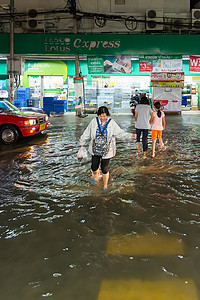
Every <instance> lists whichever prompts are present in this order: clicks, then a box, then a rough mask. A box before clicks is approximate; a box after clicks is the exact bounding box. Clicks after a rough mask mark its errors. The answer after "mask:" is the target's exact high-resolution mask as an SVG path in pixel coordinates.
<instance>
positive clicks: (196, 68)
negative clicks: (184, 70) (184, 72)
mask: <svg viewBox="0 0 200 300" xmlns="http://www.w3.org/2000/svg"><path fill="white" fill-rule="evenodd" d="M189 71H190V72H191V73H200V56H191V55H190V65H189Z"/></svg>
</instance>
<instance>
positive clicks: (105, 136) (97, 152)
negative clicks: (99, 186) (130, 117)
mask: <svg viewBox="0 0 200 300" xmlns="http://www.w3.org/2000/svg"><path fill="white" fill-rule="evenodd" d="M116 137H117V138H123V139H132V138H135V135H134V134H132V133H128V132H125V131H124V130H123V129H121V128H120V127H119V125H118V124H117V123H116V122H115V121H114V120H113V119H111V118H110V113H109V110H108V108H107V107H106V106H101V107H99V109H98V111H97V117H96V118H94V119H92V121H91V122H90V123H89V125H88V126H87V128H86V129H85V131H84V132H83V134H82V135H81V137H80V146H81V147H83V146H84V145H85V142H86V140H88V139H90V144H89V152H90V153H91V154H92V164H91V169H92V180H91V184H92V185H95V184H96V183H97V182H98V179H99V166H101V171H102V177H103V190H104V192H106V191H108V180H109V170H108V165H109V161H110V158H112V157H114V156H115V154H116V139H115V138H116Z"/></svg>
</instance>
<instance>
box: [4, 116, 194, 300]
mask: <svg viewBox="0 0 200 300" xmlns="http://www.w3.org/2000/svg"><path fill="white" fill-rule="evenodd" d="M199 116H200V115H199V114H194V115H192V114H182V115H169V116H167V117H166V131H164V133H163V141H164V143H165V145H166V151H164V152H160V151H159V149H158V147H157V148H156V157H155V159H152V158H151V151H150V148H151V138H150V134H149V152H148V158H147V159H145V160H143V159H142V158H139V159H138V158H137V157H136V155H135V153H136V149H137V147H136V142H135V141H132V142H131V141H129V142H127V141H121V140H118V141H117V155H116V157H115V158H113V159H111V161H110V181H109V189H110V192H109V193H107V194H104V193H103V192H102V187H103V185H102V181H101V180H100V182H99V184H98V185H97V186H90V184H89V182H90V176H91V170H90V164H91V163H90V158H88V160H83V161H82V162H78V160H77V158H76V154H77V152H78V149H79V145H78V139H79V137H80V135H81V133H82V132H83V130H84V129H85V127H86V126H87V124H88V123H89V121H90V120H91V119H92V118H93V117H94V116H93V115H89V116H88V117H87V118H84V119H81V118H77V117H75V116H74V115H66V116H61V117H52V118H51V119H50V122H51V125H50V127H49V129H48V133H47V134H44V135H42V136H38V137H33V138H31V139H29V138H28V139H25V140H22V141H20V142H19V143H18V144H16V145H15V146H8V147H6V146H0V147H1V148H0V178H1V184H0V216H1V223H0V226H1V227H0V246H1V268H0V272H1V278H2V280H1V297H0V299H6V300H13V299H19V300H27V299H28V300H37V299H43V298H50V299H56V300H57V299H67V300H83V299H86V300H95V299H96V300H97V299H99V300H106V299H109V300H116V299H119V300H124V299H125V298H122V297H123V295H124V297H125V296H126V300H127V299H130V300H136V299H137V300H144V299H145V300H146V299H148V300H154V299H159V300H162V299H167V298H166V297H167V295H173V298H170V300H179V299H182V298H179V297H180V293H181V290H182V289H183V290H185V295H187V297H188V298H187V300H198V299H199V300H200V274H199V270H200V263H199V262H200V257H199V256H200V255H199V247H200V245H199V241H200V234H199V226H200V202H199V196H200V192H199V191H200V189H199V186H200V179H199V178H200V177H199V173H200V168H199V167H200V158H199V152H200V143H199V140H200V117H199ZM112 117H113V118H114V119H115V120H116V121H117V123H118V124H119V125H120V126H121V127H122V128H123V129H125V130H126V131H128V132H132V131H134V121H133V117H132V115H113V116H112ZM157 146H158V145H157ZM117 237H122V239H123V241H125V246H124V244H123V243H122V244H120V241H119V240H117ZM145 237H146V238H145ZM152 238H153V240H154V238H156V240H155V241H156V242H155V243H156V246H155V245H151V246H150V242H149V243H147V241H148V239H149V241H151V243H152V241H153V240H152ZM113 239H114V240H115V243H116V244H112V251H111V252H107V249H108V248H107V247H108V245H109V242H110V241H112V240H113ZM141 239H143V242H141V243H140V244H138V243H137V241H139V240H140V241H141ZM173 243H174V244H173ZM134 245H135V247H134ZM168 245H169V246H168ZM116 247H118V248H117V249H116ZM120 249H121V250H120ZM122 249H125V252H123V251H124V250H123V251H122ZM153 249H159V250H158V251H157V250H156V251H157V252H156V253H154V252H153V255H152V251H154V250H153ZM170 249H172V251H171V250H170ZM174 249H175V250H174ZM119 250H120V251H119ZM133 250H134V251H135V252H134V251H133ZM136 250H137V253H136ZM165 250H166V251H165ZM159 251H160V252H159ZM170 251H171V252H170ZM187 283H188V285H187ZM186 285H187V286H186ZM167 286H168V287H169V289H168V291H167V292H166V295H165V296H163V298H159V297H160V296H159V295H161V294H162V291H166V287H167ZM116 287H118V290H119V293H118V294H117V293H114V292H113V291H115V292H116V291H117V289H116ZM125 287H126V289H125ZM133 287H134V290H135V291H136V294H135V296H134V293H133V292H132V291H133ZM176 287H177V288H176ZM127 289H128V290H127ZM128 291H129V293H128ZM153 291H154V292H153ZM102 295H109V298H105V296H102ZM112 295H113V296H112ZM114 295H115V298H114ZM116 295H118V296H116ZM120 295H121V296H120ZM136 296H137V298H136ZM106 297H107V296H106ZM112 297H113V298H112ZM116 297H118V298H116ZM134 297H135V298H134ZM145 297H146V298H145ZM153 297H154V298H153ZM156 297H157V298H156ZM185 297H186V296H185ZM167 300H168V299H167Z"/></svg>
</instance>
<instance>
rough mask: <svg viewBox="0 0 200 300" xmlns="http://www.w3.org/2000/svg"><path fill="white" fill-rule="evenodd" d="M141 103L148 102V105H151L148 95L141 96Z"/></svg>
mask: <svg viewBox="0 0 200 300" xmlns="http://www.w3.org/2000/svg"><path fill="white" fill-rule="evenodd" d="M140 104H148V105H149V100H148V99H147V97H146V96H143V97H142V98H141V101H140Z"/></svg>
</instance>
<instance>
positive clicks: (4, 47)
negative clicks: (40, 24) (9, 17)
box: [0, 34, 200, 56]
mask: <svg viewBox="0 0 200 300" xmlns="http://www.w3.org/2000/svg"><path fill="white" fill-rule="evenodd" d="M0 41H1V43H0V54H9V51H10V50H9V47H10V36H9V34H0ZM199 45H200V35H189V34H188V35H170V34H168V35H162V34H155V35H143V34H142V35H136V34H131V35H128V34H124V35H122V34H77V35H74V34H65V35H64V34H60V35H58V34H15V37H14V51H15V54H19V55H27V54H36V55H37V54H45V55H48V54H50V55H75V54H82V55H84V54H85V55H96V56H97V55H117V54H132V55H152V54H155V55H180V54H185V55H189V54H190V55H199V54H200V50H199Z"/></svg>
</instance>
